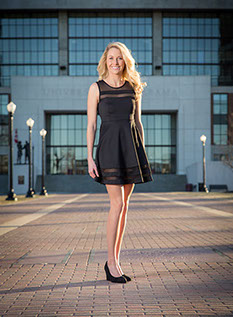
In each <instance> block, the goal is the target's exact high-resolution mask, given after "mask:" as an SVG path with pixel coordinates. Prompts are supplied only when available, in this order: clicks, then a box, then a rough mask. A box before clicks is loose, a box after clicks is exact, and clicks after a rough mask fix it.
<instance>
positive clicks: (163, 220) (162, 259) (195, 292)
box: [0, 192, 233, 317]
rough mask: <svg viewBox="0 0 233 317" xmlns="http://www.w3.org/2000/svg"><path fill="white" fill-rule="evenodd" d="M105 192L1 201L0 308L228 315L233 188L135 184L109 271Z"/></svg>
mask: <svg viewBox="0 0 233 317" xmlns="http://www.w3.org/2000/svg"><path fill="white" fill-rule="evenodd" d="M108 211H109V200H108V195H107V194H106V193H103V194H72V195H51V196H48V197H44V198H40V199H35V200H34V199H32V200H29V201H24V202H21V203H17V204H11V205H5V206H0V214H1V217H0V221H1V225H0V250H1V253H0V285H1V287H0V315H1V316H21V315H22V316H65V317H67V316H119V317H124V316H130V317H134V316H233V194H232V193H209V194H206V193H192V192H191V193H190V192H183V193H182V192H176V193H133V194H132V196H131V200H130V205H129V210H128V218H127V226H126V231H125V235H124V239H123V244H122V251H121V257H120V263H121V267H122V269H123V271H124V273H126V274H127V275H129V276H131V278H132V281H130V282H128V283H126V284H115V283H111V282H108V281H106V277H105V272H104V269H103V267H104V264H105V261H106V260H107V241H106V223H107V216H108Z"/></svg>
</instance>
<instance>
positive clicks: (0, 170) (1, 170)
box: [0, 155, 8, 175]
mask: <svg viewBox="0 0 233 317" xmlns="http://www.w3.org/2000/svg"><path fill="white" fill-rule="evenodd" d="M7 174H8V155H0V175H7Z"/></svg>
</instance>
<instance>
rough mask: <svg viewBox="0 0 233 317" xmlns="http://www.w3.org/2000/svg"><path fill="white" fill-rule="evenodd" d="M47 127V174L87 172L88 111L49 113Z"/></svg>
mask: <svg viewBox="0 0 233 317" xmlns="http://www.w3.org/2000/svg"><path fill="white" fill-rule="evenodd" d="M46 127H47V131H48V134H47V136H46V162H47V164H46V168H47V174H71V175H73V174H87V141H86V129H87V115H86V113H78V114H59V115H56V114H47V117H46ZM98 131H99V130H98ZM97 138H98V133H96V141H95V145H94V146H95V147H96V145H97V144H96V143H97ZM93 152H94V151H93Z"/></svg>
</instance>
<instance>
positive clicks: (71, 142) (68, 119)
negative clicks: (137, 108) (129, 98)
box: [46, 113, 176, 175]
mask: <svg viewBox="0 0 233 317" xmlns="http://www.w3.org/2000/svg"><path fill="white" fill-rule="evenodd" d="M100 123H101V119H100V116H97V129H96V136H95V143H94V148H93V158H95V154H96V147H97V145H98V140H99V129H100ZM142 123H143V127H144V136H145V147H146V152H147V156H148V159H149V162H150V165H151V169H152V173H176V114H154V113H143V114H142ZM46 128H47V131H48V134H47V136H46V162H47V164H46V168H47V174H70V175H74V174H87V173H88V163H87V140H86V129H87V114H86V113H77V114H47V117H46Z"/></svg>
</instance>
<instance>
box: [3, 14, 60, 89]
mask: <svg viewBox="0 0 233 317" xmlns="http://www.w3.org/2000/svg"><path fill="white" fill-rule="evenodd" d="M0 28H1V36H0V51H1V52H2V55H1V66H0V71H1V76H0V86H10V77H11V76H12V75H21V76H53V75H58V18H57V14H52V13H51V14H50V13H49V14H45V13H43V14H39V13H28V14H27V13H25V14H5V15H4V14H3V15H1V19H0Z"/></svg>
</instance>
